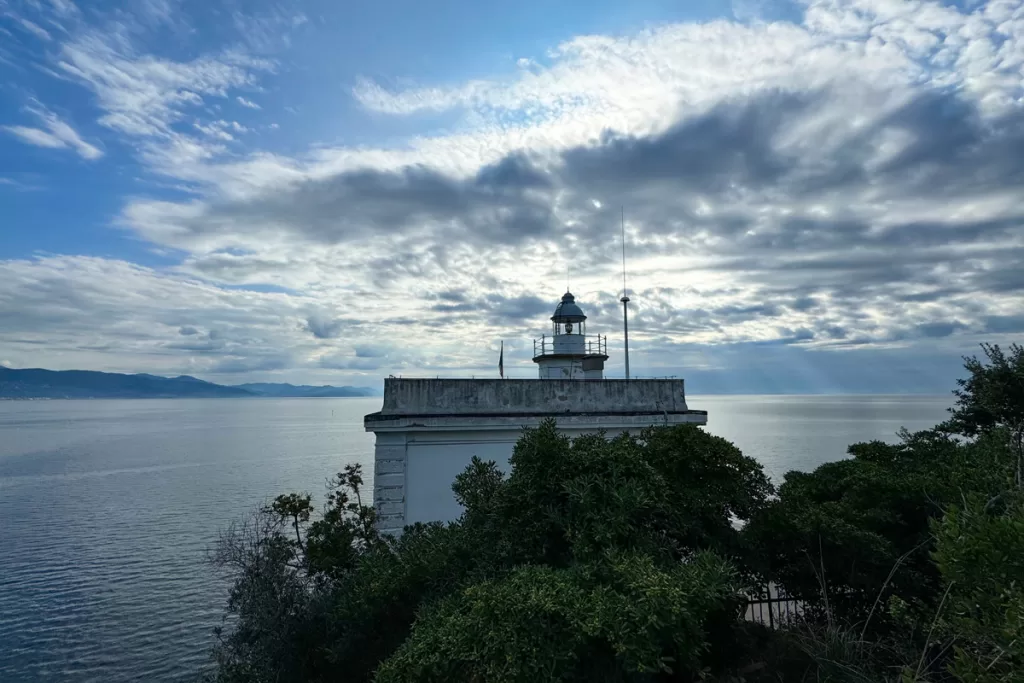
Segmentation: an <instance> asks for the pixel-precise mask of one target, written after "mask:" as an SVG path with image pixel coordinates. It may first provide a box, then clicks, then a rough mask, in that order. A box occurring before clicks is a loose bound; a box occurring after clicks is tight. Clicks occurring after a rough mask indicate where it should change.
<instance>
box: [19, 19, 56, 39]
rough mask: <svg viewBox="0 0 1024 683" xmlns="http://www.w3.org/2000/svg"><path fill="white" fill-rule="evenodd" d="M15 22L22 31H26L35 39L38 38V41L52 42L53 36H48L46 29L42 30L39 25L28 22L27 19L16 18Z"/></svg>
mask: <svg viewBox="0 0 1024 683" xmlns="http://www.w3.org/2000/svg"><path fill="white" fill-rule="evenodd" d="M15 21H17V22H18V24H19V25H20V26H21V27H22V28H23V29H25V30H26V31H28V32H29V33H31V34H32V35H34V36H35V37H36V38H39V39H40V40H45V41H51V40H53V36H51V35H50V32H49V31H47V30H46V29H44V28H43V27H42V26H40V25H39V24H36V23H33V22H31V21H29V20H28V19H23V18H21V17H17V18H16V19H15Z"/></svg>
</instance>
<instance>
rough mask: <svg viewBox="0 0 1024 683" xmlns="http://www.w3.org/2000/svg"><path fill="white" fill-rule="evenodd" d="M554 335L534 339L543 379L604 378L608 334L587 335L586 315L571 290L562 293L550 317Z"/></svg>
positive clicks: (534, 355)
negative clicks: (603, 335)
mask: <svg viewBox="0 0 1024 683" xmlns="http://www.w3.org/2000/svg"><path fill="white" fill-rule="evenodd" d="M551 326H552V335H551V336H550V337H548V336H546V335H545V336H542V337H541V338H540V339H539V340H538V339H534V340H533V362H534V363H536V364H537V370H538V373H539V378H540V379H602V378H603V377H604V362H605V361H606V360H608V337H607V336H605V337H602V336H601V335H597V336H596V337H587V316H586V315H584V314H583V309H582V308H580V307H579V306H578V305H577V304H576V297H574V296H573V295H572V293H571V292H566V293H565V294H564V295H562V300H561V301H560V302H558V306H556V307H555V314H554V315H552V316H551Z"/></svg>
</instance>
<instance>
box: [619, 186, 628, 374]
mask: <svg viewBox="0 0 1024 683" xmlns="http://www.w3.org/2000/svg"><path fill="white" fill-rule="evenodd" d="M621 228H622V298H621V299H619V301H621V302H622V337H623V341H624V348H625V350H626V379H629V309H628V306H627V305H628V304H629V296H628V295H627V294H626V207H624V206H623V207H622V217H621Z"/></svg>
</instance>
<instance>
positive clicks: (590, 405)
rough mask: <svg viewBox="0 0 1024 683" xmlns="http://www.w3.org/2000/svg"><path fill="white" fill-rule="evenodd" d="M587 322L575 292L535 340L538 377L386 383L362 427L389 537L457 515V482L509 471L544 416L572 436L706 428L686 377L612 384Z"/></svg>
mask: <svg viewBox="0 0 1024 683" xmlns="http://www.w3.org/2000/svg"><path fill="white" fill-rule="evenodd" d="M586 319H587V317H586V316H585V315H584V314H583V311H582V310H581V309H580V307H579V306H578V305H577V304H576V302H575V299H574V298H573V295H572V294H569V293H568V292H567V293H566V294H565V296H563V297H562V301H561V303H559V304H558V306H557V308H556V309H555V314H554V315H553V316H552V317H551V320H552V324H553V330H552V331H553V332H554V334H553V335H552V336H551V337H548V336H546V335H545V336H543V337H542V338H541V339H539V340H535V341H534V358H533V360H534V362H535V363H537V367H538V374H539V379H535V380H533V379H525V380H524V379H404V378H394V377H390V378H388V379H386V380H384V406H383V408H382V409H381V411H380V412H377V413H372V414H370V415H367V416H366V417H365V418H364V421H363V424H364V426H365V428H366V430H367V431H372V432H373V433H374V434H375V435H376V450H375V453H374V456H375V459H374V495H373V498H374V505H375V507H376V509H377V515H378V524H379V526H380V528H381V530H382V531H386V532H389V533H395V532H399V531H401V529H402V527H404V526H405V525H407V524H413V523H416V522H431V521H450V520H454V519H456V518H458V516H459V515H460V514H461V509H460V507H459V505H458V503H457V502H456V501H455V497H454V494H453V493H452V489H451V486H452V482H453V481H454V480H455V477H456V475H458V474H459V473H461V472H462V471H463V470H464V469H465V468H466V466H467V465H469V463H470V460H472V458H473V456H479V457H480V458H481V459H483V460H485V461H486V460H494V461H495V462H496V463H497V464H498V467H499V469H501V470H503V471H505V472H507V471H508V459H509V457H510V456H511V455H512V448H513V447H514V446H515V443H516V441H518V440H519V437H520V436H521V434H522V429H523V427H536V426H537V425H539V424H540V422H541V421H542V420H544V419H546V418H550V417H554V418H555V419H556V421H557V423H558V427H559V429H560V430H561V431H563V432H565V433H566V434H567V435H569V436H570V437H576V436H580V435H582V434H588V433H594V432H597V431H600V430H605V432H607V433H608V434H609V435H617V434H620V433H621V432H623V431H628V432H631V433H637V432H639V431H640V430H641V429H643V428H645V427H649V426H651V425H662V424H669V425H673V424H682V423H691V424H701V425H702V424H705V423H706V422H707V412H706V411H702V410H690V409H689V408H688V407H687V405H686V394H685V391H684V386H683V380H681V379H604V378H603V374H604V361H605V360H607V358H608V355H607V340H606V338H604V337H601V336H597V337H587V334H586Z"/></svg>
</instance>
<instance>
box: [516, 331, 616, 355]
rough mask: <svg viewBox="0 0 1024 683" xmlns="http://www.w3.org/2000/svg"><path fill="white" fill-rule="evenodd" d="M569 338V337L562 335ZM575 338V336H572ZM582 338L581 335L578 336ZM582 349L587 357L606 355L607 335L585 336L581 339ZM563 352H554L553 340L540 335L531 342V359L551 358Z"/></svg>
mask: <svg viewBox="0 0 1024 683" xmlns="http://www.w3.org/2000/svg"><path fill="white" fill-rule="evenodd" d="M563 336H570V335H563ZM572 336H576V335H572ZM579 336H583V335H579ZM583 349H584V353H585V354H586V355H588V356H594V355H601V356H607V355H608V335H600V334H598V335H587V336H585V337H583ZM562 353H564V351H556V350H555V338H554V337H549V336H547V335H542V336H541V338H540V339H534V340H533V357H534V358H537V357H538V356H553V355H556V354H562Z"/></svg>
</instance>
